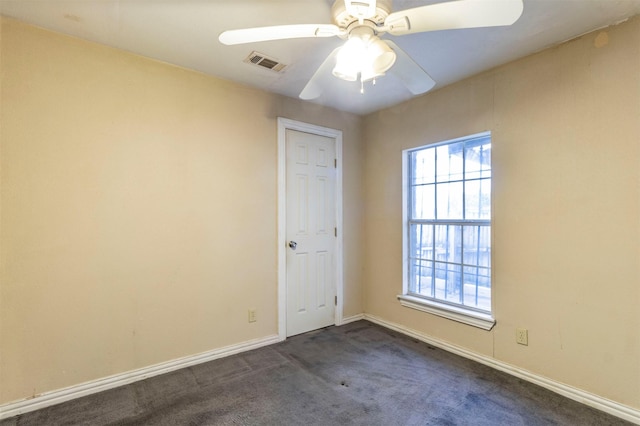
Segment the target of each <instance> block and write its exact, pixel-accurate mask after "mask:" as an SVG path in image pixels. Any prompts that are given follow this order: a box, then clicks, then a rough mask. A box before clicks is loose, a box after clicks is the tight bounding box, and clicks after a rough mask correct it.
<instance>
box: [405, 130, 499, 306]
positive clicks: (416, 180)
mask: <svg viewBox="0 0 640 426" xmlns="http://www.w3.org/2000/svg"><path fill="white" fill-rule="evenodd" d="M408 166H409V167H408V172H409V176H408V182H409V188H408V203H409V205H408V209H407V211H408V215H409V217H408V230H409V236H408V237H409V262H408V268H409V270H408V277H409V282H408V294H409V295H412V296H417V297H422V298H425V299H432V300H435V301H438V302H442V303H445V304H452V305H455V306H458V307H463V308H465V309H469V310H475V311H480V312H485V313H490V312H491V136H490V134H488V133H487V134H482V135H477V136H473V137H469V138H466V139H459V140H456V141H453V142H444V143H441V144H437V145H431V146H428V147H423V148H419V149H415V150H412V151H409V152H408Z"/></svg>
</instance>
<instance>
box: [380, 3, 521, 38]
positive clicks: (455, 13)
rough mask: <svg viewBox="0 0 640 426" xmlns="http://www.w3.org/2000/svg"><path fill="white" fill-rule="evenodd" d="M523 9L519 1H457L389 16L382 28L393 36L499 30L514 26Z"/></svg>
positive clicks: (403, 11)
mask: <svg viewBox="0 0 640 426" xmlns="http://www.w3.org/2000/svg"><path fill="white" fill-rule="evenodd" d="M523 8H524V6H523V4H522V0H458V1H451V2H447V3H438V4H432V5H427V6H421V7H416V8H413V9H407V10H401V11H398V12H395V13H392V14H390V15H389V16H387V19H385V21H384V25H385V27H387V28H386V29H387V32H389V33H390V34H393V35H401V34H412V33H420V32H424V31H439V30H452V29H462V28H478V27H499V26H503V25H511V24H513V23H514V22H516V21H517V20H518V18H520V15H522V10H523Z"/></svg>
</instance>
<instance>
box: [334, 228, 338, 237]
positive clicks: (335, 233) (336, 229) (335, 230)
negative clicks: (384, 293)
mask: <svg viewBox="0 0 640 426" xmlns="http://www.w3.org/2000/svg"><path fill="white" fill-rule="evenodd" d="M333 235H334V236H335V237H337V236H338V228H333Z"/></svg>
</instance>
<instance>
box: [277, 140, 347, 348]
mask: <svg viewBox="0 0 640 426" xmlns="http://www.w3.org/2000/svg"><path fill="white" fill-rule="evenodd" d="M285 138H286V148H285V150H286V193H287V194H286V197H287V198H286V199H287V201H286V244H287V248H286V250H287V255H286V263H287V265H286V281H287V282H286V294H287V296H286V298H287V301H286V304H287V336H293V335H296V334H300V333H304V332H307V331H310V330H316V329H318V328H322V327H326V326H328V325H333V324H335V305H334V297H335V295H336V290H335V277H336V260H335V257H336V166H335V164H336V163H335V161H336V146H335V145H336V141H335V139H334V138H331V137H327V136H320V135H315V134H310V133H305V132H301V131H297V130H292V129H287V130H286V135H285Z"/></svg>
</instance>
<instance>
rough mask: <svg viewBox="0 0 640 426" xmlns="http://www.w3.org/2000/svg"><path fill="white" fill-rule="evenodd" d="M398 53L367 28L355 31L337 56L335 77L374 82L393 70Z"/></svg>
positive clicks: (334, 69) (334, 70)
mask: <svg viewBox="0 0 640 426" xmlns="http://www.w3.org/2000/svg"><path fill="white" fill-rule="evenodd" d="M395 61H396V53H395V52H394V51H393V50H392V49H391V48H390V47H389V46H388V45H387V44H386V43H385V42H383V41H382V40H380V38H378V37H377V36H376V35H374V34H372V30H371V29H370V28H368V27H366V26H363V27H361V28H356V29H354V30H353V31H352V32H351V34H350V36H349V40H347V42H346V43H345V44H344V46H342V47H341V48H340V50H339V51H338V54H337V55H336V66H335V67H334V68H333V75H334V76H336V77H338V78H341V79H342V80H346V81H356V80H358V77H360V82H361V83H364V82H366V81H372V80H373V81H374V82H375V79H376V78H378V77H381V76H383V75H384V73H385V72H386V71H387V70H388V69H389V68H391V66H392V65H393V64H394V62H395Z"/></svg>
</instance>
